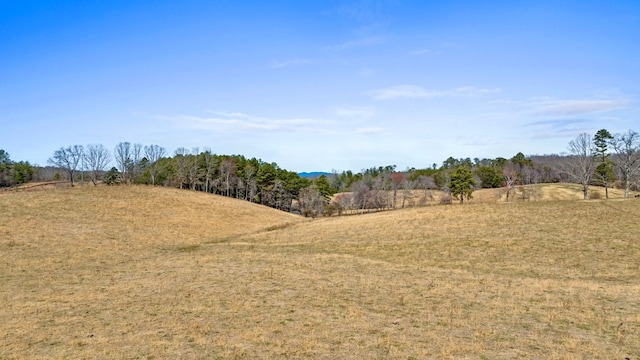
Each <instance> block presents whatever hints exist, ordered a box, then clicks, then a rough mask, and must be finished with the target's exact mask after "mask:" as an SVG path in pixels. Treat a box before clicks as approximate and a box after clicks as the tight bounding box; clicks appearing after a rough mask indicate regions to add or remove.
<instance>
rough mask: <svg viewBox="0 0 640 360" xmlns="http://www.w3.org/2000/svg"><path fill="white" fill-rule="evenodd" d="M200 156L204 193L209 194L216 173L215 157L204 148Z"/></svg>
mask: <svg viewBox="0 0 640 360" xmlns="http://www.w3.org/2000/svg"><path fill="white" fill-rule="evenodd" d="M200 155H201V156H202V160H203V163H204V191H206V192H210V190H211V187H212V184H213V176H214V174H215V171H216V166H217V157H216V156H215V155H214V154H213V153H212V152H211V149H208V148H205V149H204V152H202V154H200Z"/></svg>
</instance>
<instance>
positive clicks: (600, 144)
mask: <svg viewBox="0 0 640 360" xmlns="http://www.w3.org/2000/svg"><path fill="white" fill-rule="evenodd" d="M611 140H613V135H611V133H609V131H607V130H606V129H601V130H598V132H597V133H596V134H595V135H594V136H593V145H594V155H595V156H596V162H598V165H597V166H596V169H595V176H596V179H597V180H598V181H599V182H600V183H601V184H602V185H603V186H604V191H605V194H606V198H607V199H608V198H609V183H610V182H611V181H613V180H615V176H614V174H613V168H612V165H613V163H612V162H611V161H610V160H609V154H608V153H607V151H608V150H609V149H608V147H609V144H610V143H611Z"/></svg>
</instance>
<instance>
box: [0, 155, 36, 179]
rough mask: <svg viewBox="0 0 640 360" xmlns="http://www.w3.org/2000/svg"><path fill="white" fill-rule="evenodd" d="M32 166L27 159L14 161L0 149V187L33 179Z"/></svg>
mask: <svg viewBox="0 0 640 360" xmlns="http://www.w3.org/2000/svg"><path fill="white" fill-rule="evenodd" d="M33 175H34V168H33V166H31V164H29V162H27V161H18V162H14V161H12V160H11V157H10V156H9V153H7V152H6V151H4V150H2V149H0V187H8V186H14V185H20V184H24V183H27V182H29V181H31V180H33Z"/></svg>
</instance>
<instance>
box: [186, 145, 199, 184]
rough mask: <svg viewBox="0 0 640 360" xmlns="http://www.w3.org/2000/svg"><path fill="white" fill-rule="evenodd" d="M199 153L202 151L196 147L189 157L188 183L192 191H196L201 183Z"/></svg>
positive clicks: (187, 163)
mask: <svg viewBox="0 0 640 360" xmlns="http://www.w3.org/2000/svg"><path fill="white" fill-rule="evenodd" d="M199 152H200V149H198V148H197V147H196V148H193V150H192V152H191V155H189V156H187V162H186V165H187V181H188V182H189V188H190V189H191V190H195V189H196V186H197V185H198V184H199V183H200V176H201V175H202V172H201V171H200V166H199V163H198V153H199Z"/></svg>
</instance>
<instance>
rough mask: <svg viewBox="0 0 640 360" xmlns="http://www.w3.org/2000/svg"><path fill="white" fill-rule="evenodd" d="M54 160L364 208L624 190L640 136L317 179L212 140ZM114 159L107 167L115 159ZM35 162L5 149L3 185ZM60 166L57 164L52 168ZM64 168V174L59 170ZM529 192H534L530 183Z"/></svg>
mask: <svg viewBox="0 0 640 360" xmlns="http://www.w3.org/2000/svg"><path fill="white" fill-rule="evenodd" d="M48 162H49V163H50V164H51V165H52V166H53V167H54V168H53V170H54V172H53V177H54V178H58V177H61V176H63V175H64V177H65V178H66V179H68V180H69V181H70V182H71V184H72V185H74V184H75V182H76V181H78V180H81V181H84V180H87V181H91V182H92V183H93V184H94V185H97V184H98V183H99V182H103V183H105V184H107V185H115V184H148V185H160V186H172V187H176V188H180V189H189V190H193V191H202V192H207V193H212V194H219V195H223V196H228V197H234V198H237V199H242V200H246V201H250V202H254V203H258V204H263V205H266V206H270V207H273V208H276V209H280V210H284V211H296V212H299V213H301V214H303V215H305V216H312V217H315V216H321V215H332V214H334V213H343V212H345V211H347V212H363V211H371V210H385V209H394V208H398V207H406V206H420V205H425V204H426V203H428V202H429V201H433V200H434V197H433V194H432V191H433V190H438V191H441V192H442V194H444V195H442V196H441V197H440V199H439V201H440V203H451V202H452V201H453V200H457V201H459V202H460V203H464V201H465V200H469V199H471V198H472V196H473V191H474V190H475V189H479V188H501V189H502V190H501V194H504V195H505V198H506V201H510V200H511V199H513V198H514V197H515V196H516V192H517V191H519V192H520V193H519V196H522V198H525V199H526V198H529V197H531V196H534V195H535V194H533V193H532V191H533V190H531V188H526V187H523V186H522V185H528V184H537V183H553V182H573V183H577V184H580V185H581V186H582V190H583V195H584V198H585V199H587V198H588V197H589V192H588V189H589V186H591V185H598V186H603V187H605V193H606V195H605V196H606V197H607V198H608V189H609V188H610V187H612V186H617V187H621V188H623V189H624V191H625V197H628V196H629V191H630V190H632V189H636V188H637V187H638V177H639V175H640V135H639V134H638V133H637V132H635V131H632V130H629V131H627V132H625V133H621V134H611V133H609V131H607V130H605V129H602V130H599V131H598V132H597V133H596V134H594V135H593V136H592V135H589V134H586V133H583V134H580V135H578V136H577V137H576V138H575V139H573V140H571V141H570V142H569V144H568V152H567V153H561V154H559V155H556V154H552V155H534V156H525V155H524V154H523V153H521V152H518V153H517V154H515V155H514V156H513V157H511V158H503V157H498V158H495V159H479V158H474V159H470V158H460V159H456V158H454V157H449V158H447V159H446V160H444V161H443V162H442V164H441V165H439V166H438V165H437V164H433V165H432V166H431V167H429V168H423V169H416V168H410V169H406V170H404V171H398V170H397V169H396V166H395V165H387V166H378V167H371V168H368V169H362V170H361V171H360V172H357V173H354V172H352V171H351V170H347V171H342V172H338V171H335V170H334V171H332V173H330V174H326V175H321V176H319V177H317V178H315V179H308V178H303V177H301V176H299V175H298V174H297V173H295V172H291V171H287V170H285V169H282V168H280V167H279V166H278V165H277V164H276V163H269V162H265V161H262V160H261V159H256V158H246V157H244V156H242V155H218V154H215V153H213V152H212V151H211V150H210V149H208V148H205V149H203V150H200V149H198V148H194V149H191V150H189V149H186V148H178V149H177V150H176V151H175V152H174V153H173V154H172V155H169V154H168V153H167V151H166V149H165V148H163V147H161V146H159V145H146V146H143V145H142V144H138V143H130V142H121V143H119V144H117V145H116V147H115V148H114V149H113V151H109V150H108V149H107V148H106V147H104V146H103V145H101V144H89V145H86V146H82V145H71V146H67V147H61V148H60V149H58V150H56V151H55V152H54V153H53V156H52V157H51V158H49V160H48ZM112 164H115V166H113V167H111V168H109V169H107V168H108V167H109V166H110V165H112ZM38 170H39V169H38V168H34V167H33V166H31V165H30V164H29V163H28V162H12V161H11V160H10V158H9V154H7V153H6V152H5V151H4V150H0V186H12V185H16V184H21V183H25V182H28V181H31V180H33V179H34V174H37V173H38ZM51 170H52V169H49V172H51ZM60 172H62V174H60ZM528 191H529V192H528Z"/></svg>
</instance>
